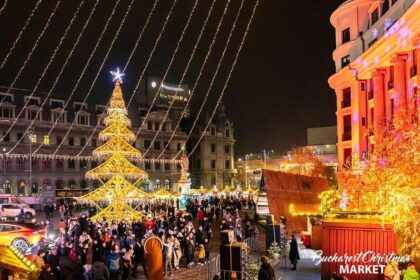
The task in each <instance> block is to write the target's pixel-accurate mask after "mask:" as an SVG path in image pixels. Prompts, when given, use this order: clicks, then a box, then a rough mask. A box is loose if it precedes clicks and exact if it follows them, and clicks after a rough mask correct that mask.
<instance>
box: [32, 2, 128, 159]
mask: <svg viewBox="0 0 420 280" xmlns="http://www.w3.org/2000/svg"><path fill="white" fill-rule="evenodd" d="M119 3H120V0H117V1H116V2H115V4H114V7H113V9H112V11H111V14H110V15H109V17H108V19H107V21H106V23H105V25H104V28H103V29H102V32H101V34H100V35H99V38H98V40H97V41H96V44H95V47H94V48H93V50H92V51H91V52H90V56H89V58H88V60H87V61H86V63H85V66H84V68H83V70H82V73H81V74H80V75H79V78H78V80H77V81H76V84H75V85H74V87H73V89H72V91H71V93H70V95H69V96H68V97H67V100H66V103H65V104H64V106H63V110H61V112H60V113H59V115H58V117H57V118H56V120H55V121H54V124H53V125H52V127H51V128H50V130H49V131H48V133H47V136H48V137H50V135H51V133H52V131H53V130H54V128H55V127H56V125H57V124H58V123H59V120H60V119H61V118H62V117H63V114H64V111H65V109H66V108H67V106H68V105H69V104H70V101H71V99H72V97H73V95H74V93H75V91H76V88H77V87H78V85H79V83H80V81H81V80H82V78H83V76H84V74H85V72H86V69H87V68H88V66H89V65H90V61H91V60H92V57H93V55H94V54H95V53H96V50H97V49H98V46H99V43H100V42H101V41H102V38H103V36H104V34H105V32H106V31H107V29H108V26H109V23H110V22H111V19H112V18H113V16H114V14H115V11H116V9H117V6H118V4H119ZM114 36H116V35H114ZM43 145H44V143H43V142H42V143H41V144H40V145H39V146H38V148H36V149H35V151H34V152H33V154H36V153H38V151H39V149H41V147H42V146H43Z"/></svg>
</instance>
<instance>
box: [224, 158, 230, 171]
mask: <svg viewBox="0 0 420 280" xmlns="http://www.w3.org/2000/svg"><path fill="white" fill-rule="evenodd" d="M225 169H230V160H228V159H227V160H225Z"/></svg>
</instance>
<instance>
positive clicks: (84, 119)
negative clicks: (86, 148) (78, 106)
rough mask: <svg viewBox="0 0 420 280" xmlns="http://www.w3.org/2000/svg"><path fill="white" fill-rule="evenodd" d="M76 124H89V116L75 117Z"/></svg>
mask: <svg viewBox="0 0 420 280" xmlns="http://www.w3.org/2000/svg"><path fill="white" fill-rule="evenodd" d="M77 124H79V125H89V116H87V115H80V114H79V116H78V117H77Z"/></svg>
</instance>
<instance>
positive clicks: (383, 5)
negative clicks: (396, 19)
mask: <svg viewBox="0 0 420 280" xmlns="http://www.w3.org/2000/svg"><path fill="white" fill-rule="evenodd" d="M388 10H389V0H385V1H384V3H383V4H382V15H384V14H385V13H386V12H387V11H388Z"/></svg>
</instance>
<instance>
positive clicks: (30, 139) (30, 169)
mask: <svg viewBox="0 0 420 280" xmlns="http://www.w3.org/2000/svg"><path fill="white" fill-rule="evenodd" d="M28 133H29V188H31V189H32V135H33V131H32V127H30V128H29V131H28Z"/></svg>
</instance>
